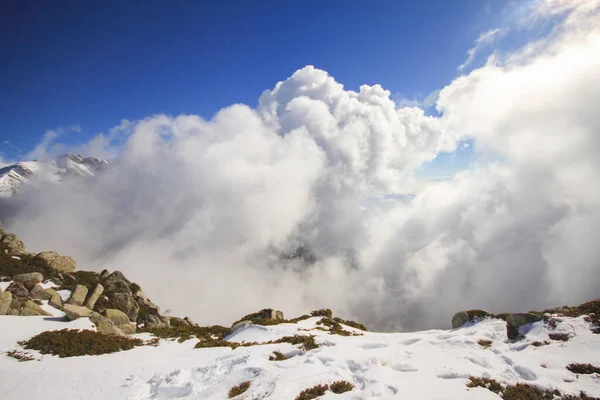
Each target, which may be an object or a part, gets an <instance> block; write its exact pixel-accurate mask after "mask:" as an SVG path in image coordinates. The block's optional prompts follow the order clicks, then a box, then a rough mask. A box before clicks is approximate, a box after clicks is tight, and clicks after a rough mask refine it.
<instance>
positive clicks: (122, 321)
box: [104, 308, 131, 326]
mask: <svg viewBox="0 0 600 400" xmlns="http://www.w3.org/2000/svg"><path fill="white" fill-rule="evenodd" d="M104 314H105V317H106V318H108V319H109V320H111V321H112V322H113V323H114V324H115V325H117V326H119V325H127V324H129V323H131V321H130V320H129V318H128V317H127V315H126V314H125V313H124V312H122V311H121V310H115V309H111V308H108V309H106V310H105V311H104Z"/></svg>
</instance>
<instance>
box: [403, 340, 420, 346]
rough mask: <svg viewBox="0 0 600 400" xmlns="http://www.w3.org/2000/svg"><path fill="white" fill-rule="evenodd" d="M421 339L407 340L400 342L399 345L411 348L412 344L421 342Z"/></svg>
mask: <svg viewBox="0 0 600 400" xmlns="http://www.w3.org/2000/svg"><path fill="white" fill-rule="evenodd" d="M420 341H421V339H420V338H413V339H407V340H405V341H403V342H400V343H398V344H401V345H404V346H410V345H411V344H415V343H417V342H420Z"/></svg>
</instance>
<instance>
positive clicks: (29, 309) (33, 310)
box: [19, 300, 52, 317]
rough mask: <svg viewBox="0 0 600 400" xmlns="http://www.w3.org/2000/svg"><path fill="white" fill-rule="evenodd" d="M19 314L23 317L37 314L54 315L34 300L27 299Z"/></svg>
mask: <svg viewBox="0 0 600 400" xmlns="http://www.w3.org/2000/svg"><path fill="white" fill-rule="evenodd" d="M19 315H20V316H22V317H28V316H37V315H46V316H52V314H50V313H49V312H46V311H44V310H43V309H42V308H41V307H40V306H39V305H38V304H36V303H35V302H33V300H27V301H26V302H25V303H24V304H23V306H22V307H21V309H20V310H19Z"/></svg>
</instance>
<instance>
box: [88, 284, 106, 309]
mask: <svg viewBox="0 0 600 400" xmlns="http://www.w3.org/2000/svg"><path fill="white" fill-rule="evenodd" d="M103 292H104V286H102V285H101V284H97V285H96V287H95V288H94V290H93V291H92V294H90V295H89V296H88V299H87V300H86V301H85V306H86V307H87V308H89V309H90V310H93V309H94V306H95V305H96V301H98V299H99V298H100V296H101V295H102V293H103Z"/></svg>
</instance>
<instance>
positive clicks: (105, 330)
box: [86, 308, 126, 336]
mask: <svg viewBox="0 0 600 400" xmlns="http://www.w3.org/2000/svg"><path fill="white" fill-rule="evenodd" d="M86 310H88V309H87V308H86ZM88 311H89V310H88ZM90 321H92V322H93V323H94V325H96V330H97V331H98V332H100V333H102V334H104V335H111V336H126V335H125V334H124V333H123V331H121V330H120V329H119V328H118V327H117V326H116V325H115V324H114V323H113V322H112V321H111V320H109V319H108V318H106V317H104V316H102V315H100V314H98V313H97V312H95V311H90Z"/></svg>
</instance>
